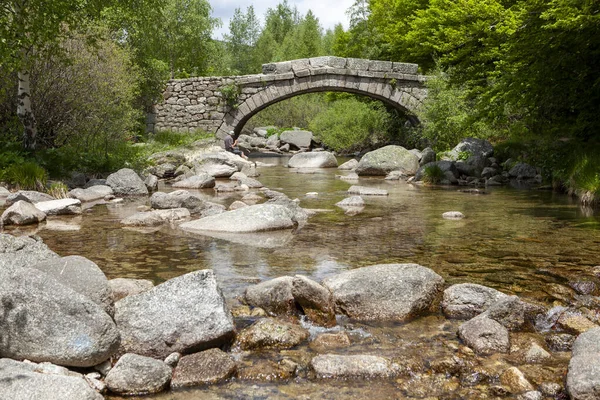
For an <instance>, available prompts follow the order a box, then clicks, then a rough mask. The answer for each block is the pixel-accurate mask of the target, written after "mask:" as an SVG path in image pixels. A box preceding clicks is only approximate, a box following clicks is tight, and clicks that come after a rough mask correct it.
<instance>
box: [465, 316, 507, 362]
mask: <svg viewBox="0 0 600 400" xmlns="http://www.w3.org/2000/svg"><path fill="white" fill-rule="evenodd" d="M458 336H459V337H460V338H461V339H462V340H463V341H464V342H465V344H466V345H467V346H469V347H470V348H472V349H473V350H475V352H476V353H478V354H481V355H489V354H493V353H506V352H508V350H509V349H510V338H509V334H508V330H507V329H506V328H505V327H504V326H502V325H500V323H498V322H496V321H494V320H493V319H490V318H487V317H485V316H478V317H475V318H472V319H470V320H468V321H467V322H464V323H463V324H461V325H460V326H459V328H458Z"/></svg>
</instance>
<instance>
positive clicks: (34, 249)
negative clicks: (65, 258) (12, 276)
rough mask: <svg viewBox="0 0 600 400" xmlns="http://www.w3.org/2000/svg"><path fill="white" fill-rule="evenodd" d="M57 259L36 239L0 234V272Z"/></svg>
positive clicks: (35, 237)
mask: <svg viewBox="0 0 600 400" xmlns="http://www.w3.org/2000/svg"><path fill="white" fill-rule="evenodd" d="M57 258H59V256H58V254H56V253H55V252H53V251H52V250H50V249H49V248H48V246H46V245H45V244H44V242H42V240H41V239H40V238H39V237H37V236H34V237H26V236H19V237H17V236H12V235H7V234H5V233H0V270H2V269H6V268H8V267H29V266H31V265H34V264H36V263H38V262H41V261H46V260H53V259H57Z"/></svg>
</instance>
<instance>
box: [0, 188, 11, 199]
mask: <svg viewBox="0 0 600 400" xmlns="http://www.w3.org/2000/svg"><path fill="white" fill-rule="evenodd" d="M8 196H10V190H8V189H7V188H5V187H4V186H0V199H2V198H5V197H8Z"/></svg>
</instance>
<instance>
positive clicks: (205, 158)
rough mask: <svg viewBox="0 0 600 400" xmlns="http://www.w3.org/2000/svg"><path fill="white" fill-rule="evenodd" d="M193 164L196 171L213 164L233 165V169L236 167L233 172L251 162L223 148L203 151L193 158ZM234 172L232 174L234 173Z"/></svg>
mask: <svg viewBox="0 0 600 400" xmlns="http://www.w3.org/2000/svg"><path fill="white" fill-rule="evenodd" d="M191 164H192V165H193V166H194V170H195V171H196V173H200V172H201V171H204V170H206V169H208V168H211V167H210V166H211V165H213V166H219V165H224V166H229V167H232V168H231V169H232V170H233V169H235V171H233V172H236V171H241V170H242V168H244V166H246V165H249V164H250V163H249V162H248V161H246V160H244V159H243V158H242V157H240V156H238V155H236V154H233V153H230V152H228V151H224V150H223V151H218V152H211V153H202V154H200V155H198V156H197V157H195V158H194V159H193V160H192V162H191ZM233 172H232V173H231V174H233ZM231 174H229V175H228V176H231ZM213 176H215V175H213ZM215 177H216V176H215Z"/></svg>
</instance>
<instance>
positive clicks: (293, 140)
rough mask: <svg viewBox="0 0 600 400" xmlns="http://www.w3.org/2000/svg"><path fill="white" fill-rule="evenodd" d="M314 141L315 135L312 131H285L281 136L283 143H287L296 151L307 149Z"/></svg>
mask: <svg viewBox="0 0 600 400" xmlns="http://www.w3.org/2000/svg"><path fill="white" fill-rule="evenodd" d="M312 139H313V133H312V132H310V131H302V130H294V131H284V132H281V134H280V135H279V140H280V141H281V143H287V144H289V145H291V146H294V147H295V148H296V149H307V148H309V147H310V143H311V142H312Z"/></svg>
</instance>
